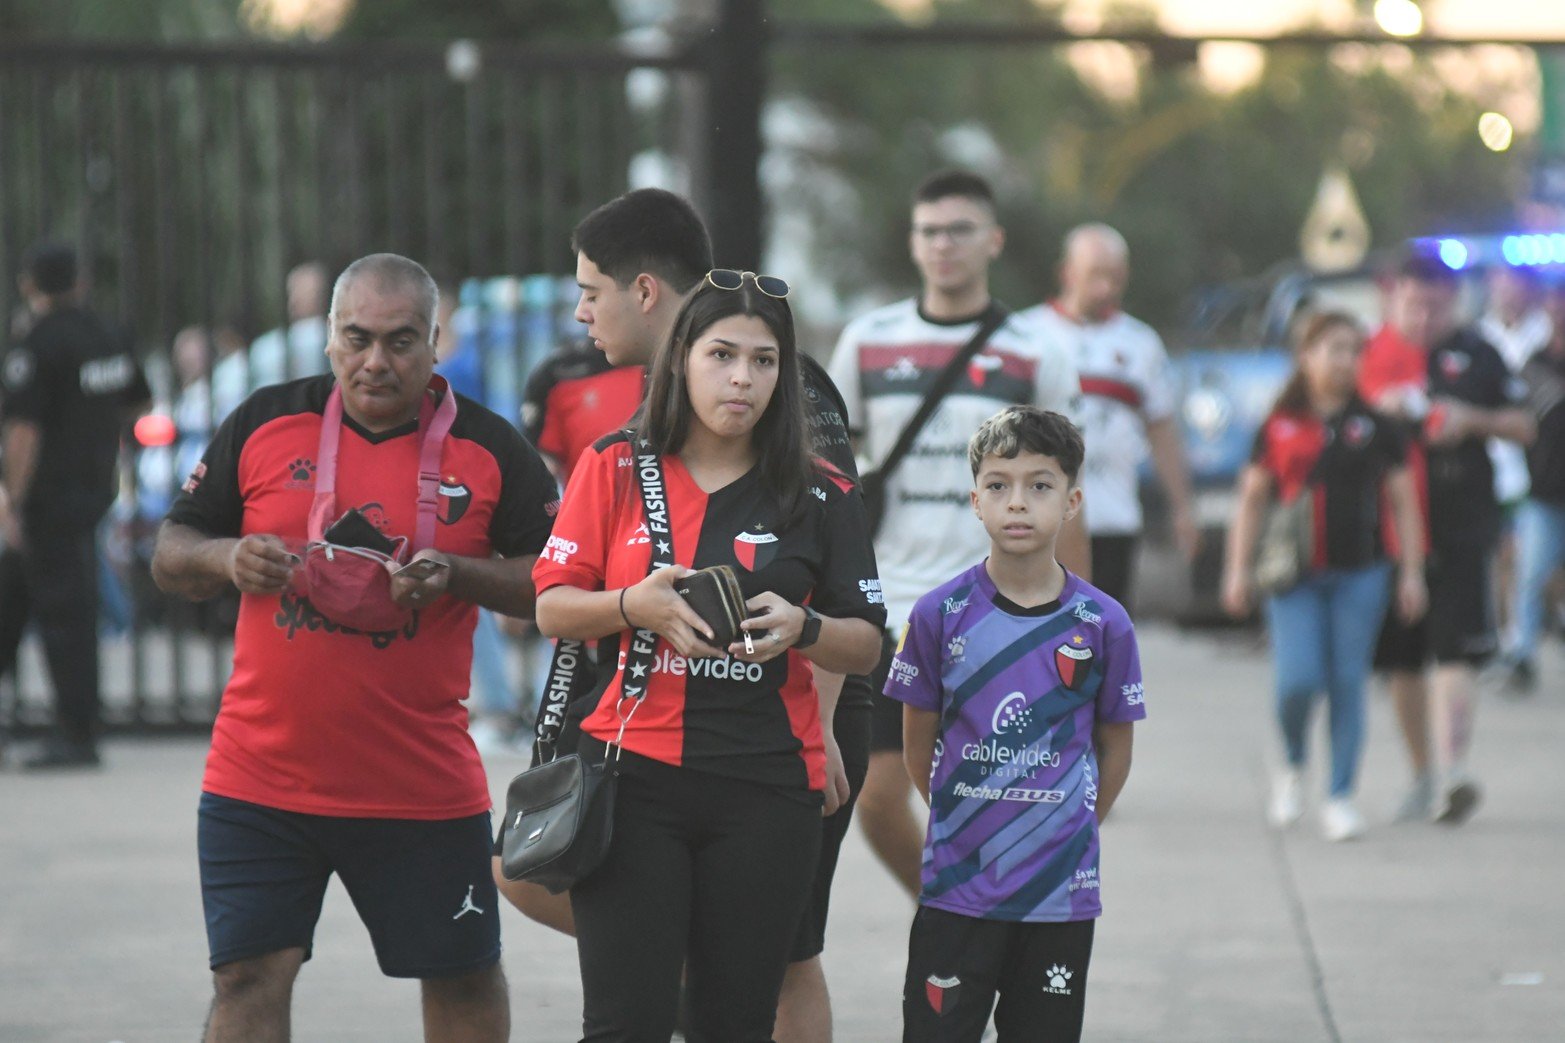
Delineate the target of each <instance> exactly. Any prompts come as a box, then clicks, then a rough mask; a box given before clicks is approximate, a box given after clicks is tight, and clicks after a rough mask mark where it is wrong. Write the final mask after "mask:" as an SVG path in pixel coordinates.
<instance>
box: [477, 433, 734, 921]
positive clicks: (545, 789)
mask: <svg viewBox="0 0 1565 1043" xmlns="http://www.w3.org/2000/svg"><path fill="white" fill-rule="evenodd" d="M631 445H632V446H633V447H634V446H637V445H638V443H637V442H636V441H635V440H634V438H633V439H632V440H631ZM635 463H636V474H637V476H638V479H639V481H640V487H641V508H642V512H643V514H644V515H645V518H646V525H647V533H648V536H649V537H650V539H651V542H652V561H651V564H650V566H649V567H648V570H647V571H648V572H649V573H650V572H656V571H657V570H658V569H661V568H666V567H668V566H670V565H673V564H674V542H673V533H672V532H671V531H670V530H669V525H668V511H667V509H666V506H665V505H666V504H667V495H666V492H665V489H666V487H665V485H664V482H663V461H662V460H661V459H660V458H659V457H658V455H657V453H655V452H651V451H649V450H642V451H636V452H635ZM654 504H656V505H657V507H656V509H654V507H653V505H654ZM688 578H694V577H688ZM736 585H737V581H736ZM735 626H736V629H737V621H736V623H735ZM656 643H657V634H655V633H653V632H652V631H651V630H649V629H647V628H646V627H636V628H635V630H633V631H632V632H631V635H630V648H629V649H628V650H627V651H626V653H625V665H624V669H623V673H622V675H621V682H620V698H619V704H618V706H616V707H615V712H616V713H617V714H618V715H619V722H620V723H619V734H618V735H616V736H615V738H614V740H613V741H612V742H610V743H609V744H608V747H607V749H605V750H604V754H603V761H602V763H600V764H589V763H588V762H587V761H586V760H585V759H584V758H583V757H582V756H581V755H580V754H577V753H570V754H567V755H565V756H564V757H561V756H559V751H558V744H559V739H560V732H561V731H562V730H563V729H564V727H565V716H566V711H567V709H568V708H569V705H570V701H571V699H572V698H574V697H576V696H578V695H579V694H580V692H579V688H580V687H581V685H580V684H579V683H578V681H579V678H580V676H581V674H582V672H583V671H582V664H583V660H584V659H585V655H586V646H585V644H584V643H583V642H581V641H576V640H571V639H562V640H561V641H559V642H558V643H556V645H555V646H554V659H553V661H552V662H551V663H550V664H549V682H548V688H547V689H546V694H545V697H544V704H543V705H542V706H541V707H540V708H539V710H538V721H537V724H536V726H535V728H534V735H535V740H534V741H535V747H536V757H537V761H538V763H537V764H536V765H535V766H533V767H531V768H528V769H527V770H526V771H524V772H522V773H521V774H520V775H517V776H516V777H515V778H513V779H512V780H511V784H510V786H509V787H507V789H506V794H505V819H504V820H503V822H502V823H501V826H500V872H501V873H502V874H504V876H505V878H506V879H507V880H529V881H531V882H533V883H535V884H541V885H543V886H544V887H546V888H548V890H549V891H550V892H551V893H552V894H559V893H560V892H561V891H566V890H569V889H570V888H571V887H572V886H574V885H575V884H576V883H577V882H578V881H580V880H583V879H585V878H586V877H587V876H588V875H589V874H591V873H592V871H593V870H595V869H597V868H598V866H599V864H600V863H602V861H603V859H604V856H605V855H607V854H608V852H609V845H610V843H612V841H613V834H614V795H615V792H616V791H617V789H618V786H619V755H620V751H621V749H622V745H621V744H622V742H623V740H624V738H625V728H626V726H628V725H629V724H630V719H631V717H633V716H634V715H635V713H636V710H637V709H639V708H640V706H641V701H642V700H643V699H645V698H646V696H647V685H648V681H642V680H639V679H640V678H648V679H650V678H651V676H652V650H653V646H654V645H655V644H656ZM633 681H634V682H635V683H632V682H633Z"/></svg>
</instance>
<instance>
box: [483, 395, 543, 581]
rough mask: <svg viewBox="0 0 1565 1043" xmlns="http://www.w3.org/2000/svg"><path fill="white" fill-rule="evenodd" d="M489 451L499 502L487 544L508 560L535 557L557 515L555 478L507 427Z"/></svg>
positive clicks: (514, 432)
mask: <svg viewBox="0 0 1565 1043" xmlns="http://www.w3.org/2000/svg"><path fill="white" fill-rule="evenodd" d="M502 426H503V428H504V432H503V433H502V434H501V435H500V436H499V441H498V444H496V445H495V446H494V448H493V449H492V450H491V452H493V453H494V454H495V462H496V463H497V464H499V466H500V502H499V503H497V504H496V505H495V512H494V518H493V520H491V522H490V523H489V544H490V546H492V547H493V548H494V549H495V550H496V551H497V552H498V553H499V554H501V555H503V556H504V557H507V558H515V557H520V556H522V555H527V554H537V553H538V552H539V551H541V550H543V545H544V544H545V543H547V542H548V540H549V530H550V529H552V528H553V527H554V516H555V515H556V514H558V513H559V512H560V490H559V487H558V486H557V485H555V483H554V476H553V475H552V474H550V473H549V468H548V467H546V466H545V465H544V462H543V457H541V456H539V455H538V450H536V449H534V448H533V447H532V445H531V444H530V443H528V442H527V441H526V440H525V439H523V438H522V436H521V435H519V434H517V432H516V429H515V428H513V427H511V426H510V425H509V424H505V425H502Z"/></svg>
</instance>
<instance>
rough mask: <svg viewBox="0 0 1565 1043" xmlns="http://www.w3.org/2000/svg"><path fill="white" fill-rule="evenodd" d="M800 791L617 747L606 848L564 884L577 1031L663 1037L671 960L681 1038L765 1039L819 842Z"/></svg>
mask: <svg viewBox="0 0 1565 1043" xmlns="http://www.w3.org/2000/svg"><path fill="white" fill-rule="evenodd" d="M584 744H590V745H593V746H597V745H599V744H598V743H596V742H592V741H590V740H585V739H584ZM592 755H593V756H597V755H598V754H597V751H596V750H594V751H592ZM800 796H802V794H800V795H792V794H787V793H784V792H782V791H779V790H777V789H776V788H774V787H770V786H762V785H758V784H755V783H749V782H743V781H740V780H737V779H727V778H723V777H721V776H717V775H710V774H707V773H705V772H700V771H693V770H691V769H688V768H677V767H673V766H671V765H666V764H661V763H658V762H656V761H651V760H648V759H646V758H643V757H637V756H636V755H634V754H631V753H625V754H624V774H623V776H622V777H621V779H620V781H619V791H618V793H617V794H616V798H615V799H616V805H615V809H614V842H613V844H612V846H611V847H610V850H609V854H608V858H607V859H606V860H605V861H604V863H603V865H602V866H600V867H599V868H598V869H597V870H596V871H595V872H594V873H593V874H592V875H591V876H590V877H588V878H587V879H586V880H583V881H582V882H581V883H579V884H577V885H576V886H575V887H573V888H571V909H572V910H573V911H574V913H575V914H576V932H577V952H578V954H579V956H580V959H581V979H582V999H583V1011H582V1033H583V1039H584V1041H585V1043H642V1041H645V1043H667V1041H668V1039H669V1037H670V1036H671V1035H672V1034H673V1032H674V1027H675V1019H676V1017H677V1011H678V1007H679V992H680V969H681V967H683V968H684V969H685V986H686V997H687V1003H688V1005H687V1009H686V1026H685V1039H687V1040H688V1041H690V1043H759V1041H766V1040H770V1039H771V1038H772V1022H773V1020H774V1018H775V1016H776V1011H777V993H778V991H779V990H780V989H781V987H782V979H783V972H784V970H785V969H786V968H787V963H788V948H789V944H790V942H791V941H792V940H793V936H794V931H795V928H797V926H798V923H799V916H800V913H801V912H802V911H803V909H804V905H805V900H806V899H807V898H808V896H809V893H810V884H811V881H812V879H813V876H814V871H815V862H816V856H817V849H818V848H819V846H820V841H821V812H820V807H819V806H818V805H815V806H812V805H811V804H809V803H807V802H805V801H804V800H801V799H798V798H799V797H800Z"/></svg>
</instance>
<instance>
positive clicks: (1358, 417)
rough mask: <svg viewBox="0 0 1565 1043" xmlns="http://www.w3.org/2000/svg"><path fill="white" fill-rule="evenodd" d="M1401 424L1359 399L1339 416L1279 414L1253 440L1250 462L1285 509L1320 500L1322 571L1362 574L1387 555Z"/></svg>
mask: <svg viewBox="0 0 1565 1043" xmlns="http://www.w3.org/2000/svg"><path fill="white" fill-rule="evenodd" d="M1407 452H1408V441H1407V437H1406V436H1405V435H1404V434H1403V433H1402V431H1401V430H1399V428H1398V425H1397V424H1396V423H1395V422H1393V421H1392V420H1390V419H1389V418H1387V417H1385V416H1382V415H1381V414H1379V413H1376V412H1374V411H1373V410H1371V409H1370V408H1369V407H1368V406H1366V405H1365V404H1364V403H1363V402H1362V401H1360V400H1357V399H1355V400H1354V401H1353V402H1351V403H1349V405H1348V406H1347V408H1345V409H1343V410H1342V411H1341V412H1339V413H1337V414H1336V415H1335V416H1332V417H1329V418H1326V419H1322V418H1321V417H1318V416H1316V415H1315V414H1314V413H1301V412H1285V411H1281V410H1279V411H1276V412H1273V413H1272V414H1271V415H1270V416H1268V417H1267V418H1266V420H1265V422H1263V423H1262V424H1261V429H1260V430H1259V431H1257V432H1256V434H1255V445H1254V447H1253V448H1252V450H1251V460H1252V461H1253V462H1254V463H1256V464H1259V465H1260V466H1261V467H1263V468H1265V469H1266V472H1267V473H1268V474H1269V475H1271V478H1272V481H1273V483H1274V484H1275V486H1276V489H1277V497H1278V499H1280V500H1282V501H1283V502H1284V503H1286V502H1289V501H1291V500H1293V499H1294V498H1296V497H1297V496H1299V495H1300V493H1302V492H1303V490H1304V489H1305V488H1306V487H1307V488H1310V489H1312V490H1314V493H1315V528H1314V535H1315V546H1314V548H1313V550H1312V554H1311V565H1312V567H1314V568H1317V569H1325V568H1334V569H1358V568H1363V567H1364V566H1366V565H1371V564H1374V563H1375V562H1376V561H1378V560H1380V558H1381V557H1383V556H1384V553H1385V552H1384V549H1383V547H1382V543H1381V502H1382V500H1383V497H1382V486H1383V483H1384V482H1385V478H1386V475H1387V474H1389V473H1390V472H1391V471H1394V470H1396V469H1398V468H1401V467H1406V466H1407Z"/></svg>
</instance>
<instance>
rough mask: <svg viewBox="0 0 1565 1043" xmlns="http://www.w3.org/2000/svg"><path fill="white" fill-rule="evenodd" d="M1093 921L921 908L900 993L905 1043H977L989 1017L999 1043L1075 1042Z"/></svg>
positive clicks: (1083, 1001) (1082, 1009) (1078, 1036)
mask: <svg viewBox="0 0 1565 1043" xmlns="http://www.w3.org/2000/svg"><path fill="white" fill-rule="evenodd" d="M1096 922H1097V921H1095V920H1077V921H1073V922H1070V923H1013V922H1010V921H1006V920H980V919H978V918H977V917H973V916H961V915H959V914H957V913H949V912H946V911H945V910H944V909H930V908H928V907H926V906H920V907H919V909H918V914H917V915H916V916H914V918H913V930H912V932H911V935H910V937H909V940H908V961H907V978H906V981H905V982H904V984H903V988H902V1041H903V1043H978V1041H979V1040H980V1039H982V1038H983V1034H984V1028H985V1026H987V1025H988V1024H989V1013H990V1011H993V1012H994V1028H995V1033H996V1038H997V1040H998V1043H1075V1041H1076V1040H1079V1039H1081V1023H1082V1016H1083V1015H1084V1013H1085V1012H1086V1007H1087V1003H1086V1001H1087V964H1088V963H1089V962H1090V961H1091V959H1092V933H1093V927H1094V925H1095V924H1096ZM997 993H998V994H999V998H1000V1002H999V1005H998V1006H996V1004H995V995H996V994H997Z"/></svg>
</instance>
